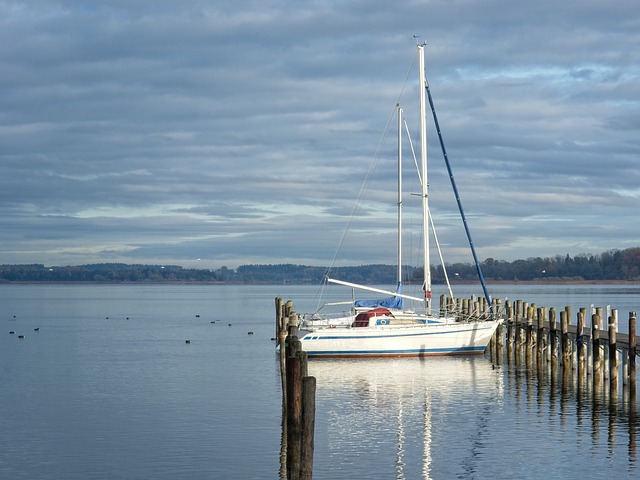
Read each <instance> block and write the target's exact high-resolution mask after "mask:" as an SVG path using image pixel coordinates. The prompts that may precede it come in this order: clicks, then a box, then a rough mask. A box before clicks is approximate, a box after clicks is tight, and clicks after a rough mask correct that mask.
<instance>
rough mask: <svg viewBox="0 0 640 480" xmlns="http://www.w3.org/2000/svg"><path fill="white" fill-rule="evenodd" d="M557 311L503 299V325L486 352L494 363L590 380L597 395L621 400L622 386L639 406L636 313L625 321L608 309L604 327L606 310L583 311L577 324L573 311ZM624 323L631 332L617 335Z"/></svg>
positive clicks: (579, 379) (628, 396)
mask: <svg viewBox="0 0 640 480" xmlns="http://www.w3.org/2000/svg"><path fill="white" fill-rule="evenodd" d="M559 313H560V314H559V315H558V314H557V312H556V310H555V308H553V307H552V308H547V307H538V306H536V305H535V304H528V303H527V302H524V301H521V300H517V301H515V302H513V303H511V302H509V301H505V305H504V310H503V311H502V314H503V316H504V318H505V321H504V323H503V324H502V325H501V326H500V327H499V328H498V330H497V331H496V334H495V335H494V337H493V339H492V341H491V343H490V344H489V347H488V349H487V350H488V352H487V353H488V355H489V357H490V359H491V361H492V362H494V363H496V364H503V363H506V364H511V363H513V364H516V365H517V364H524V365H526V366H531V367H533V366H534V365H535V366H536V367H537V369H538V370H539V371H547V369H548V371H549V372H551V373H554V372H556V371H559V370H561V371H562V374H563V375H565V376H570V377H573V379H574V380H575V381H576V382H577V385H578V386H582V387H584V386H585V385H586V382H587V379H588V378H589V377H591V385H592V388H593V391H594V392H595V391H599V392H601V391H604V393H608V395H609V397H610V398H611V399H614V398H617V397H618V393H619V389H620V386H621V384H622V392H623V395H624V397H625V399H628V400H629V401H630V402H635V395H636V378H637V370H636V364H637V355H638V351H637V344H638V337H637V332H636V319H637V317H636V312H629V314H628V319H626V320H621V319H620V318H619V316H618V311H617V310H616V309H612V310H610V312H608V315H607V323H606V328H605V324H604V313H605V312H604V309H603V308H602V307H598V308H593V309H592V311H589V312H588V311H587V308H580V309H579V311H578V312H576V321H575V323H572V322H571V318H572V313H571V307H565V309H564V310H562V311H560V312H559ZM558 317H559V319H558ZM558 320H559V321H558ZM622 321H626V322H627V324H628V333H620V332H619V329H618V326H619V325H620V324H621V322H622ZM607 380H608V381H607Z"/></svg>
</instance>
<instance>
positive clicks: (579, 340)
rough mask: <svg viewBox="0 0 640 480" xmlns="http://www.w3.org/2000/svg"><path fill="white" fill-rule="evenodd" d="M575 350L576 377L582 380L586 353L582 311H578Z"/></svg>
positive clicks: (584, 372)
mask: <svg viewBox="0 0 640 480" xmlns="http://www.w3.org/2000/svg"><path fill="white" fill-rule="evenodd" d="M576 350H577V357H578V358H577V362H578V365H577V367H578V368H577V370H578V379H579V380H580V381H583V380H584V379H585V375H586V366H587V361H586V353H587V342H586V340H585V337H584V312H582V311H581V312H578V326H577V329H576Z"/></svg>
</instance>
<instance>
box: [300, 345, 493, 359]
mask: <svg viewBox="0 0 640 480" xmlns="http://www.w3.org/2000/svg"><path fill="white" fill-rule="evenodd" d="M484 350H485V347H482V346H477V347H461V348H455V349H452V348H429V349H413V350H332V351H322V350H316V351H313V350H310V351H307V355H309V356H310V357H386V356H413V357H419V356H428V355H434V356H435V355H461V354H470V353H483V352H484Z"/></svg>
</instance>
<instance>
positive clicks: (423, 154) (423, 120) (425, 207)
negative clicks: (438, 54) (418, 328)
mask: <svg viewBox="0 0 640 480" xmlns="http://www.w3.org/2000/svg"><path fill="white" fill-rule="evenodd" d="M418 80H419V81H418V89H419V91H420V163H421V169H422V231H423V233H422V242H423V245H422V246H423V248H422V251H423V255H424V257H423V265H424V284H423V285H422V288H423V290H424V301H425V307H426V311H427V314H431V265H430V264H429V257H430V252H429V227H428V220H429V198H428V188H429V182H428V180H427V106H426V99H425V88H426V85H427V82H426V79H425V72H424V44H422V45H418Z"/></svg>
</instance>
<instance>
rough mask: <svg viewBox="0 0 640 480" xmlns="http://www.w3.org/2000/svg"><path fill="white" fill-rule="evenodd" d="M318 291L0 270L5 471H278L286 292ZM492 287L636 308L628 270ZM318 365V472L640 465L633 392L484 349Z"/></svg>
mask: <svg viewBox="0 0 640 480" xmlns="http://www.w3.org/2000/svg"><path fill="white" fill-rule="evenodd" d="M316 290H317V289H316V287H301V286H282V285H280V286H200V285H198V286H177V285H158V286H140V285H134V286H130V285H127V286H123V285H113V286H94V285H86V286H85V285H0V322H1V323H2V325H3V327H4V330H3V331H1V332H0V385H1V387H0V408H1V411H2V415H0V478H1V479H5V478H6V479H30V480H31V479H149V478H153V479H182V478H185V479H186V478H189V479H236V478H237V479H277V478H278V476H279V474H278V472H279V469H280V463H279V462H280V459H279V454H280V438H281V424H280V422H281V418H280V415H281V392H280V380H279V370H278V368H279V367H278V361H277V357H276V355H275V353H274V343H273V342H272V340H271V338H272V337H274V336H275V332H274V298H275V297H276V296H282V297H284V298H285V299H293V300H294V301H295V303H296V307H297V309H298V310H299V311H303V310H304V309H305V308H306V307H307V306H308V304H309V303H312V302H313V301H314V295H315V293H316ZM335 291H336V292H338V291H339V290H335ZM434 293H436V294H437V293H438V292H434ZM456 293H457V294H458V295H460V296H463V295H466V292H464V291H462V292H459V293H458V292H456ZM492 294H493V295H494V297H502V298H504V297H509V298H511V299H523V300H526V301H529V302H535V303H537V304H538V305H540V306H556V308H564V306H565V305H572V308H574V309H575V310H574V311H577V308H579V307H580V306H587V307H588V306H589V305H590V304H595V305H596V306H603V307H606V306H607V305H611V306H612V307H614V308H618V309H619V314H620V317H621V318H626V317H627V316H628V311H629V310H638V309H639V308H638V307H640V287H630V286H623V287H618V286H601V287H599V286H578V287H576V286H560V287H558V286H552V287H550V286H520V285H515V286H503V285H500V286H498V288H493V289H492ZM348 296H349V295H347V297H348ZM573 321H575V319H573ZM36 328H39V331H35V330H34V329H36ZM10 331H13V332H15V333H14V334H10V333H9V332H10ZM249 332H253V334H249ZM18 335H24V338H23V339H19V338H18ZM186 340H190V341H191V342H190V343H189V344H187V343H186ZM309 370H310V374H311V375H314V376H315V377H316V378H317V412H316V436H315V458H314V479H326V480H336V479H354V478H367V479H370V480H375V479H394V478H395V479H427V478H433V479H449V478H469V479H472V478H477V479H483V478H489V477H491V478H494V479H498V478H504V479H512V478H531V479H537V478H549V477H554V476H555V477H557V478H580V477H582V478H611V477H616V478H638V476H640V470H639V468H638V459H637V455H638V447H637V445H636V438H637V435H638V433H640V432H639V427H638V424H637V414H638V410H639V409H640V406H639V405H638V402H635V404H631V405H630V404H629V402H625V401H624V400H623V399H622V398H620V399H619V400H618V401H614V402H612V403H611V406H610V403H609V402H601V401H599V400H598V399H596V398H594V396H593V395H592V394H591V393H590V392H580V391H577V390H576V388H574V387H573V385H563V384H562V382H561V381H560V380H558V379H556V378H549V379H544V380H542V381H539V380H538V378H537V376H536V375H535V374H534V373H533V372H530V371H528V370H527V369H525V368H523V367H513V366H511V367H509V366H502V367H496V368H494V367H493V366H492V365H491V363H490V362H489V361H488V360H487V359H485V358H483V357H472V358H435V359H398V360H384V361H383V360H373V361H371V360H370V361H354V360H350V361H340V360H332V361H313V360H312V361H311V362H310V364H309ZM621 397H622V395H621Z"/></svg>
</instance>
